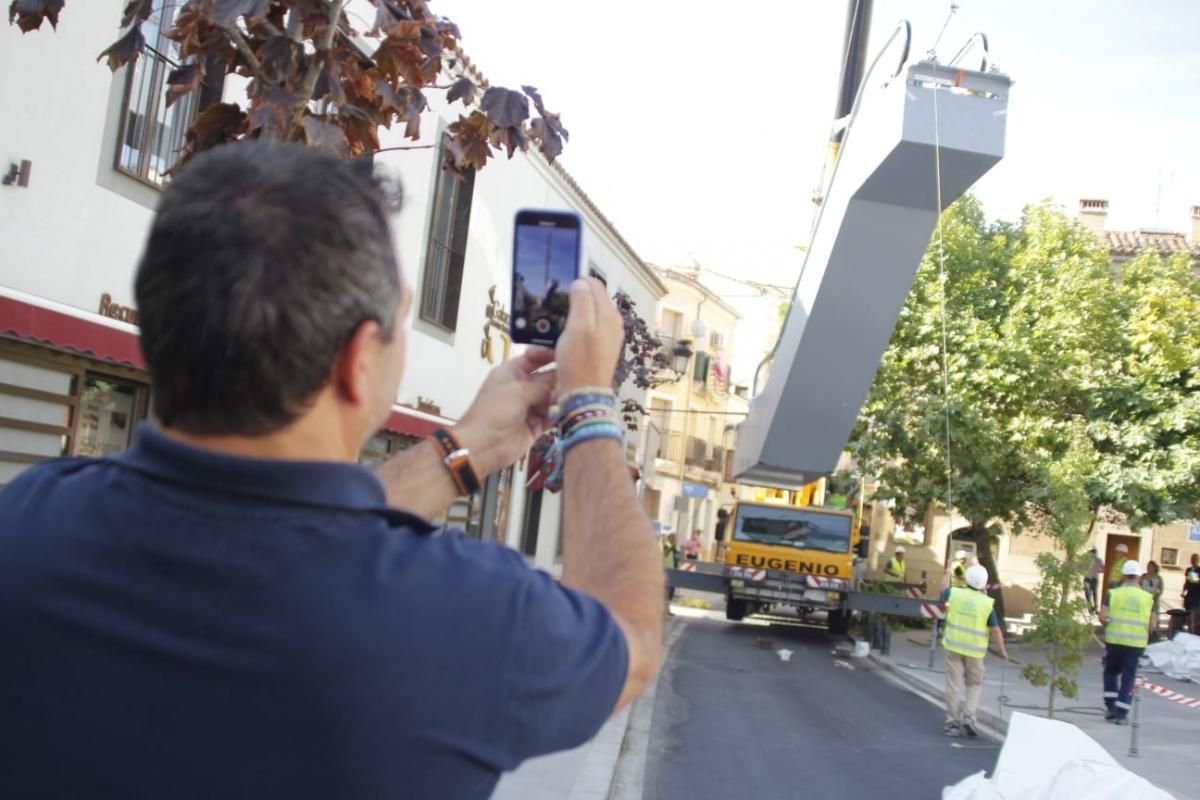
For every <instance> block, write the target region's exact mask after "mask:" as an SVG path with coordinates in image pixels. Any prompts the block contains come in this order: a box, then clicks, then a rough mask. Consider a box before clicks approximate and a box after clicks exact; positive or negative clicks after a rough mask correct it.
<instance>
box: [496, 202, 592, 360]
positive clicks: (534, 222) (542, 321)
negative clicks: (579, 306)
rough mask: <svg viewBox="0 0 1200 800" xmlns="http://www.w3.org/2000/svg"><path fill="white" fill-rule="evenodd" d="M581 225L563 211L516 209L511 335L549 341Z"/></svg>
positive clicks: (560, 322)
mask: <svg viewBox="0 0 1200 800" xmlns="http://www.w3.org/2000/svg"><path fill="white" fill-rule="evenodd" d="M582 238H583V225H582V223H581V221H580V219H579V216H578V215H576V214H573V213H571V212H569V211H532V210H528V209H527V210H522V211H518V212H517V221H516V230H515V231H514V232H513V276H512V322H511V329H512V330H511V333H512V340H513V342H515V343H518V344H540V345H545V346H547V347H553V346H554V343H555V342H557V341H558V337H559V336H560V335H561V334H562V331H563V327H564V326H565V325H566V324H567V307H568V305H569V303H570V300H569V291H570V288H571V282H572V281H574V280H575V279H576V278H577V277H579V254H580V250H581V239H582Z"/></svg>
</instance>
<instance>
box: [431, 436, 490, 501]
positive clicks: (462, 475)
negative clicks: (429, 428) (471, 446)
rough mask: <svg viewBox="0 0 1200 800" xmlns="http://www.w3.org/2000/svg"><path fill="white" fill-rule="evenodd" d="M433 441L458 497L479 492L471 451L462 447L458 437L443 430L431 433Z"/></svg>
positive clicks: (477, 477)
mask: <svg viewBox="0 0 1200 800" xmlns="http://www.w3.org/2000/svg"><path fill="white" fill-rule="evenodd" d="M433 441H434V444H436V445H437V447H438V449H439V450H440V451H441V453H442V463H443V464H445V465H446V469H447V470H449V472H450V478H451V479H452V480H453V481H454V485H455V486H456V487H457V488H458V493H459V494H460V495H466V494H475V492H478V491H479V476H478V475H477V474H475V468H474V467H473V466H472V465H471V451H470V450H468V449H467V448H465V447H463V446H462V443H461V442H460V441H458V437H457V436H455V435H454V434H453V433H451V432H450V431H448V430H446V429H445V428H437V429H436V430H434V432H433Z"/></svg>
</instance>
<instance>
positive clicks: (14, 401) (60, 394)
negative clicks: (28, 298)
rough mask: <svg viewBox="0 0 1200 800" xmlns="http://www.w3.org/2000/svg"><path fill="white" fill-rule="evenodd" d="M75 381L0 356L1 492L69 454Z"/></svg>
mask: <svg viewBox="0 0 1200 800" xmlns="http://www.w3.org/2000/svg"><path fill="white" fill-rule="evenodd" d="M76 380H77V376H76V374H75V373H73V372H69V371H65V370H57V369H53V368H51V367H49V366H42V365H40V364H33V363H27V362H24V361H15V360H11V359H8V358H5V357H3V356H0V486H3V485H4V484H6V483H8V482H9V481H11V480H12V479H13V478H15V477H17V475H19V474H20V473H21V472H22V471H24V470H25V469H26V468H28V467H29V466H30V465H31V464H37V463H38V462H41V461H47V460H49V459H51V458H58V457H59V456H65V455H68V454H69V453H70V452H71V421H72V414H73V412H74V408H75V401H76V398H75V394H76Z"/></svg>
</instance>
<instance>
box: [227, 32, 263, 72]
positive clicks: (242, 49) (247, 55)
mask: <svg viewBox="0 0 1200 800" xmlns="http://www.w3.org/2000/svg"><path fill="white" fill-rule="evenodd" d="M225 33H226V34H227V35H228V36H229V39H230V41H232V42H233V46H234V47H236V48H237V49H238V52H239V53H241V54H242V58H244V59H246V63H247V64H248V65H249V66H250V71H251V72H253V73H254V77H255V78H256V79H257V80H260V81H262V80H263V71H262V62H261V61H259V60H258V56H256V55H255V54H254V50H253V49H252V48H251V47H250V44H249V42H247V41H246V37H245V36H242V32H241V31H240V30H238V27H237V25H236V24H233V25H227V26H226V27H225ZM264 83H265V81H264Z"/></svg>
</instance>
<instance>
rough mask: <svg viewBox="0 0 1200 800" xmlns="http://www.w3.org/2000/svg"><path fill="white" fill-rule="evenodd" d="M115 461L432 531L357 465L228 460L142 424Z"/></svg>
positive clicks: (190, 481)
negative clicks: (391, 501)
mask: <svg viewBox="0 0 1200 800" xmlns="http://www.w3.org/2000/svg"><path fill="white" fill-rule="evenodd" d="M114 458H115V460H116V461H117V462H118V463H121V464H123V465H124V466H126V467H129V468H131V469H134V470H137V471H138V472H142V473H144V474H148V475H150V476H152V477H156V478H159V479H162V480H166V481H169V482H170V483H174V484H177V485H185V486H192V487H196V488H204V489H208V490H212V491H216V492H220V493H224V494H227V495H236V496H241V497H254V498H259V499H267V500H273V501H277V502H283V503H286V504H288V505H295V506H308V507H319V508H326V509H328V508H335V509H345V510H361V511H375V512H384V513H385V514H386V515H387V516H389V517H392V516H396V517H401V518H402V521H403V522H404V523H406V524H415V525H417V526H418V527H420V528H422V529H427V530H433V526H431V525H429V524H428V523H427V522H425V521H424V520H421V519H419V518H418V517H415V516H413V515H411V514H407V513H405V512H399V511H397V510H395V509H391V508H389V507H388V504H387V496H386V494H385V493H384V490H383V486H382V485H381V484H380V483H379V479H378V478H376V477H375V476H374V475H373V474H372V473H371V472H370V471H368V470H367V469H366V468H364V467H361V466H359V465H358V464H345V463H338V462H334V461H287V460H282V459H257V458H245V457H242V456H232V455H227V454H224V453H217V452H214V451H212V450H205V449H203V448H199V447H193V446H192V445H189V444H185V443H183V442H181V441H179V440H177V439H174V438H172V437H170V436H168V435H166V434H165V433H163V432H162V431H160V430H158V429H157V428H155V427H154V426H152V425H150V424H148V423H144V422H143V423H141V424H140V425H138V429H137V438H136V439H135V441H134V443H133V446H132V447H130V448H129V449H128V450H126V451H124V452H123V453H120V454H118V455H117V456H115V457H114Z"/></svg>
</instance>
